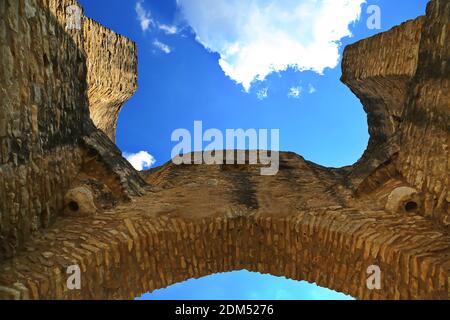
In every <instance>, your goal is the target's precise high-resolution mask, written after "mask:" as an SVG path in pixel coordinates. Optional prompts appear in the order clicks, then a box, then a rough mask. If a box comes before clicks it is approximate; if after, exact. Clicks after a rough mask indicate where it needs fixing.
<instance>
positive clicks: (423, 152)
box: [399, 0, 450, 230]
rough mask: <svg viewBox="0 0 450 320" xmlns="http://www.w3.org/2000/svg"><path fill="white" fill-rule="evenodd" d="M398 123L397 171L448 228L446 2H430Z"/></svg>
mask: <svg viewBox="0 0 450 320" xmlns="http://www.w3.org/2000/svg"><path fill="white" fill-rule="evenodd" d="M419 57H420V60H419V65H418V69H417V73H416V75H415V77H414V85H413V86H412V87H411V89H410V96H409V100H408V102H407V108H406V109H405V113H404V122H403V125H402V128H401V129H402V130H401V133H402V138H401V143H402V146H403V147H402V149H401V151H400V157H399V170H400V172H401V173H402V174H403V175H404V177H405V178H406V180H407V181H408V182H409V183H410V184H411V185H414V186H415V187H416V188H418V189H419V190H420V191H422V192H423V195H424V204H425V208H424V209H425V214H426V215H427V216H430V217H433V218H435V219H436V220H437V221H438V222H439V223H440V224H442V225H443V226H445V227H446V228H447V230H448V228H450V211H449V210H450V208H449V202H450V190H449V183H450V180H449V165H450V162H449V161H450V154H449V142H450V116H449V113H450V64H449V57H450V2H449V1H445V0H438V1H432V2H430V3H429V5H428V8H427V18H426V20H425V23H424V27H423V30H422V41H421V42H420V52H419Z"/></svg>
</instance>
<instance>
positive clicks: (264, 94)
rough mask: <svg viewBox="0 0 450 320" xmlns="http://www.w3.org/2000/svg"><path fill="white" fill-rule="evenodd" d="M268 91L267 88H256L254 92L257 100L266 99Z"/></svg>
mask: <svg viewBox="0 0 450 320" xmlns="http://www.w3.org/2000/svg"><path fill="white" fill-rule="evenodd" d="M268 92H269V88H263V89H260V90H258V91H257V92H256V97H257V98H258V99H259V100H264V99H266V98H267V97H268V96H269V95H268Z"/></svg>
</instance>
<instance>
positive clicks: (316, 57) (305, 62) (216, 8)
mask: <svg viewBox="0 0 450 320" xmlns="http://www.w3.org/2000/svg"><path fill="white" fill-rule="evenodd" d="M79 1H80V4H81V5H82V6H83V7H84V10H85V14H86V15H87V16H89V17H91V18H94V19H95V20H97V21H99V22H101V23H102V24H104V25H105V26H107V27H109V28H111V29H113V30H115V31H116V32H118V33H120V34H122V35H124V36H126V37H128V38H130V39H132V40H134V41H135V42H136V43H137V45H138V50H139V51H138V59H139V60H138V61H139V66H138V72H139V80H138V81H139V89H138V91H137V92H136V94H135V95H134V96H133V97H132V98H131V99H130V101H129V102H128V103H127V104H126V105H125V106H124V107H123V109H122V111H121V113H120V116H119V122H118V128H117V144H118V146H119V148H120V149H121V150H122V151H123V152H124V153H125V154H126V155H127V156H128V157H129V158H130V159H131V161H132V162H133V165H135V167H137V168H139V169H140V168H147V167H149V166H150V165H153V166H160V165H163V164H164V163H165V162H167V161H169V160H170V157H171V150H172V148H173V147H174V144H175V143H174V142H172V141H171V134H172V132H173V131H174V130H176V129H178V128H186V129H188V130H193V124H194V121H196V120H201V121H203V126H204V128H205V129H207V128H217V129H220V130H225V129H238V128H242V129H250V128H254V129H263V128H267V129H279V130H280V148H281V150H284V151H293V152H296V153H298V154H300V155H302V156H304V157H305V158H306V159H307V160H311V161H314V162H316V163H319V164H321V165H325V166H332V167H340V166H345V165H350V164H352V163H354V162H355V161H357V160H358V158H359V157H360V156H361V154H362V152H363V151H364V149H365V147H366V145H367V141H368V133H367V119H366V115H365V113H364V111H363V108H362V105H361V104H360V102H359V100H358V99H357V98H356V97H355V96H354V95H353V94H352V93H351V91H350V90H349V89H348V88H347V87H346V86H345V85H344V84H342V83H341V82H340V81H339V78H340V76H341V69H340V61H341V60H340V58H341V56H342V50H343V48H344V47H345V46H346V45H348V44H351V43H354V42H355V41H357V40H360V39H363V38H366V37H369V36H372V35H374V34H376V33H379V32H381V31H385V30H388V29H390V28H391V27H393V26H395V25H397V24H399V23H401V22H403V21H405V20H408V19H412V18H415V17H417V16H418V15H422V14H424V13H425V7H426V2H427V1H426V0H395V1H392V0H366V3H363V4H362V6H360V3H361V2H363V1H362V0H351V1H349V3H352V2H353V5H352V6H350V5H349V6H347V7H345V6H344V5H343V3H345V2H346V0H336V1H330V2H329V3H332V4H333V5H334V6H335V7H327V6H322V7H320V6H311V5H310V3H311V0H277V1H274V0H251V1H239V0H227V1H225V0H220V1H219V0H178V4H177V1H176V0H139V1H138V0H127V1H123V0H95V1H93V0H79ZM322 2H323V1H322V0H321V1H318V3H322ZM339 3H341V4H342V5H339ZM355 3H356V4H357V6H356V9H355ZM370 5H377V6H378V7H379V8H380V9H381V29H380V30H376V29H374V30H371V29H369V28H368V27H367V20H368V19H369V17H370V16H371V14H368V13H367V8H368V7H369V6H370ZM267 8H269V9H267ZM355 14H356V16H358V15H359V18H356V16H355ZM349 34H351V36H349ZM288 65H290V66H291V67H289V68H287V70H285V71H283V70H284V69H285V68H286V66H288ZM292 65H294V66H296V67H292ZM298 69H302V70H305V71H302V72H300V71H299V70H298ZM271 70H274V71H273V72H270V71H271ZM255 78H256V79H257V78H259V79H263V81H259V80H254V79H255ZM252 80H254V81H252ZM208 281H209V282H208ZM241 282H242V283H245V284H248V290H247V289H245V288H243V289H242V291H241V292H240V293H242V295H243V296H242V297H244V296H245V297H249V296H250V295H251V292H261V293H260V297H262V298H275V297H276V294H277V292H282V290H285V289H286V290H288V291H287V292H289V290H291V293H292V292H293V293H292V294H294V293H295V295H296V296H297V297H298V298H307V297H308V296H307V295H303V294H300V293H298V292H300V291H302V290H304V291H305V292H310V291H311V290H312V291H314V290H315V289H314V288H311V287H309V286H308V285H306V284H302V283H296V284H292V283H291V282H289V283H287V282H286V280H282V279H277V278H271V277H270V276H264V277H262V276H259V275H254V274H248V273H236V274H229V275H217V276H213V277H210V278H209V280H208V279H202V280H195V281H192V282H187V283H184V284H179V285H176V286H174V287H173V288H171V289H167V290H162V291H159V292H157V293H155V295H154V296H150V297H154V298H163V297H166V298H170V297H185V298H189V297H196V296H197V295H201V294H202V293H201V292H202V291H204V288H205V286H206V285H209V286H215V287H217V288H219V287H220V288H222V289H220V290H219V289H217V290H216V291H215V292H217V297H223V298H225V297H227V296H226V295H229V297H235V294H236V293H235V290H234V289H233V288H235V286H236V284H237V283H241ZM260 283H267V285H264V288H272V289H273V290H272V291H270V290H269V289H267V290H262V289H258V288H261V287H259V285H260ZM196 288H197V289H196ZM246 290H247V291H246ZM255 290H256V291H255ZM280 290H281V291H280ZM296 290H297V291H296ZM298 290H300V291H298ZM269 292H271V293H269ZM291 293H288V294H291ZM297 293H298V295H297ZM224 294H225V296H224ZM327 294H329V293H325V294H324V295H323V297H327ZM212 297H213V298H214V296H212ZM255 297H258V296H255Z"/></svg>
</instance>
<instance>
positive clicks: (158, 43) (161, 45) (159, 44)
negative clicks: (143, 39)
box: [153, 39, 172, 54]
mask: <svg viewBox="0 0 450 320" xmlns="http://www.w3.org/2000/svg"><path fill="white" fill-rule="evenodd" d="M153 46H155V47H156V48H157V49H159V50H161V51H162V52H164V53H166V54H169V53H171V52H172V48H170V47H169V46H168V45H167V44H165V43H163V42H161V41H159V40H158V39H155V41H153Z"/></svg>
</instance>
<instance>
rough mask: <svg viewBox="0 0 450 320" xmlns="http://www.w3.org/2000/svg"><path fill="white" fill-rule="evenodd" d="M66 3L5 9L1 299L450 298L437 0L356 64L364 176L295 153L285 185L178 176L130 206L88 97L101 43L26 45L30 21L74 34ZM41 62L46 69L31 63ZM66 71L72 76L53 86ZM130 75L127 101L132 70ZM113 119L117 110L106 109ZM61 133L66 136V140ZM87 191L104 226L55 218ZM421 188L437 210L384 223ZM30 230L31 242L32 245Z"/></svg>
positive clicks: (365, 44)
mask: <svg viewBox="0 0 450 320" xmlns="http://www.w3.org/2000/svg"><path fill="white" fill-rule="evenodd" d="M17 3H18V4H17ZM26 3H28V4H27V5H25V4H26ZM56 3H58V5H56ZM67 3H69V2H68V1H66V2H64V1H57V2H56V1H55V2H54V1H41V2H39V5H38V6H35V5H34V2H33V1H15V0H14V1H12V0H11V1H1V2H0V16H1V17H2V19H1V20H0V24H2V25H1V27H2V28H0V31H1V33H0V41H1V43H0V44H1V47H0V48H1V52H2V56H1V57H2V58H1V60H0V61H1V63H2V68H4V70H5V72H3V73H2V74H1V78H0V81H1V82H0V83H1V85H2V92H1V97H2V99H3V100H2V109H0V110H1V112H0V133H1V134H2V135H0V142H1V146H2V149H1V150H2V153H1V155H2V158H1V167H0V169H1V170H0V178H1V180H0V197H1V199H2V200H3V201H0V210H1V211H0V228H1V229H0V230H1V232H0V236H1V237H2V238H1V242H0V244H1V248H3V249H2V250H1V251H0V260H1V259H3V262H2V263H1V264H0V298H4V299H120V298H127V299H128V298H134V297H136V296H138V295H140V294H143V293H145V292H148V291H152V290H154V289H158V288H162V287H165V286H168V285H170V284H172V283H176V282H179V281H182V280H186V279H189V278H196V277H201V276H204V275H209V274H212V273H217V272H225V271H232V270H240V269H247V270H251V271H257V272H262V273H270V274H273V275H282V276H286V277H288V278H292V279H298V280H306V281H309V282H316V283H317V284H318V285H321V286H324V287H328V288H331V289H334V290H337V291H341V292H344V293H347V294H351V295H352V296H354V297H357V298H360V299H448V298H449V294H450V287H449V279H450V236H449V231H450V230H449V223H450V221H449V220H450V218H449V212H448V210H449V209H448V202H449V200H450V199H449V198H450V196H449V194H448V160H449V157H448V139H449V126H448V119H449V110H450V108H449V105H448V104H449V101H450V98H449V96H448V94H449V93H448V92H449V91H448V86H449V75H450V72H449V69H448V68H449V66H448V61H449V56H450V54H449V43H450V41H448V40H449V39H448V37H449V34H450V30H449V17H450V14H449V13H450V12H449V10H450V9H449V7H450V3H449V1H441V0H433V1H431V2H430V4H429V5H428V8H427V15H426V16H425V17H419V18H417V19H416V20H413V21H409V22H407V23H405V24H402V25H401V26H399V27H396V28H394V29H392V30H390V31H388V32H385V33H383V34H380V35H377V36H375V37H373V38H370V39H366V40H363V41H360V42H358V43H356V44H354V45H352V46H349V47H348V48H346V50H345V52H344V60H343V76H342V80H343V81H344V82H345V83H346V84H348V86H349V87H350V88H351V89H352V90H353V92H355V94H356V95H357V96H358V97H359V98H360V99H361V102H362V104H363V105H364V108H365V110H366V111H367V113H368V122H369V128H370V129H369V130H370V134H371V139H370V142H369V145H368V149H367V151H366V152H365V154H364V155H363V157H362V158H361V159H360V160H359V161H358V162H357V163H356V164H355V165H354V166H351V167H345V168H341V169H330V168H324V167H321V166H318V165H316V164H313V163H310V162H308V161H305V160H304V159H303V158H301V157H300V156H297V155H295V154H292V153H281V155H280V157H281V158H280V172H279V173H278V174H277V175H276V176H261V175H260V174H259V173H260V171H259V170H260V167H259V166H256V165H248V164H244V165H213V166H208V165H189V166H187V165H181V166H175V165H174V164H173V163H168V164H166V165H164V166H163V167H160V168H155V169H152V170H150V171H148V172H143V173H141V176H142V177H144V178H145V181H146V182H147V184H148V185H150V189H149V190H147V193H146V194H145V195H144V196H141V197H133V198H132V202H128V203H125V202H123V200H126V199H127V198H130V197H132V196H134V195H138V194H141V193H142V192H143V189H144V182H143V181H142V180H141V179H140V178H139V174H138V173H137V172H136V171H134V170H133V169H132V168H131V167H130V166H129V165H127V163H126V161H125V160H124V159H123V158H122V157H121V156H120V152H119V151H118V149H117V148H116V147H115V145H114V144H113V143H112V141H111V140H110V139H109V138H108V137H107V136H106V134H105V133H104V132H102V131H101V130H98V129H96V128H95V127H94V125H93V123H92V121H91V120H90V118H89V116H88V115H89V113H88V112H87V111H88V109H89V108H88V103H87V102H88V97H87V95H83V94H81V93H80V91H79V89H82V88H86V87H88V83H89V81H88V80H87V78H88V77H87V68H85V67H84V65H85V63H79V60H78V59H79V58H80V57H81V59H83V57H84V55H83V50H81V48H83V43H84V41H85V39H83V37H86V30H87V29H84V32H83V33H82V35H81V34H77V33H74V34H71V35H70V34H66V33H65V32H64V31H62V30H59V31H58V32H55V34H53V33H51V32H47V33H43V31H35V30H33V34H36V35H38V36H36V37H33V38H32V39H33V40H30V41H34V42H35V43H34V44H33V45H31V44H28V42H27V34H29V33H28V31H27V30H28V29H27V27H26V25H27V23H28V24H30V23H31V22H29V21H28V20H27V19H31V20H32V19H33V18H28V17H33V14H34V15H35V16H34V19H35V20H36V21H35V23H37V24H38V25H39V26H41V24H42V23H43V21H45V25H46V26H47V25H49V26H54V27H55V29H57V28H56V27H57V26H58V25H60V24H58V23H53V24H52V23H49V19H50V17H51V16H55V17H60V18H58V19H61V10H62V8H64V5H65V4H67ZM33 8H36V11H34V10H33ZM52 12H53V15H50V13H52ZM44 17H47V18H45V20H44ZM25 20H27V21H25ZM18 21H20V23H19V22H18ZM91 25H92V26H95V25H96V24H93V23H92V24H91ZM3 26H6V27H5V28H3ZM19 26H20V28H19ZM39 28H40V29H39V30H42V27H39ZM50 29H51V28H49V27H46V29H45V30H50ZM39 32H41V33H39ZM102 33H104V29H100V31H99V30H97V32H96V33H95V34H97V35H98V34H102ZM104 34H106V33H104ZM13 35H14V37H13ZM17 36H18V37H19V38H18V39H21V38H20V37H22V38H24V40H23V41H16V40H14V39H16V37H17ZM28 37H29V35H28ZM46 43H55V45H56V47H55V48H59V47H58V46H61V45H62V46H63V47H64V49H65V50H66V51H64V50H61V58H60V60H58V59H57V60H54V58H53V57H50V53H49V52H52V53H53V54H55V52H59V51H58V50H56V49H55V48H53V49H54V50H52V51H48V54H47V59H46V58H44V57H45V56H44V53H45V52H46V51H45V48H46V47H45V46H46V45H47V44H46ZM92 43H93V44H95V43H99V44H100V43H102V44H105V43H106V44H109V42H108V41H106V42H102V41H93V42H92ZM124 43H127V42H126V41H125V40H123V41H122V42H120V44H119V46H118V48H121V46H123V45H124ZM70 44H73V46H70ZM67 46H69V49H70V50H68V49H67ZM90 46H91V47H90V49H89V50H93V51H92V52H95V50H97V49H98V48H94V47H93V46H92V45H90ZM130 48H131V47H130V46H128V45H125V46H124V48H123V49H124V50H125V51H126V50H128V49H130ZM21 50H22V51H21ZM67 50H68V51H67ZM80 50H81V51H80ZM121 50H122V49H120V50H119V49H118V51H116V50H115V49H111V50H110V52H122V51H121ZM19 52H23V54H19ZM63 52H64V54H63ZM80 52H81V54H80ZM33 55H37V58H35V60H36V61H37V62H36V61H35V60H30V61H31V63H28V59H29V57H30V56H33ZM99 56H104V55H102V54H99ZM106 56H108V55H106ZM25 57H27V58H25ZM41 57H42V58H41ZM105 61H112V62H111V63H114V62H113V61H116V60H114V59H110V60H105ZM10 63H13V65H14V67H11V64H10ZM97 65H99V66H100V65H102V64H101V63H99V62H97ZM102 68H103V67H101V68H100V69H98V70H102ZM31 69H32V70H34V71H30V70H31ZM53 69H56V70H60V73H58V74H56V75H52V74H50V75H48V74H47V73H49V72H52V70H53ZM66 69H67V70H66ZM123 72H124V73H126V74H127V75H125V76H124V77H125V78H126V79H127V81H126V82H127V84H126V87H127V88H128V89H129V88H131V87H130V83H131V82H130V81H131V80H130V79H132V77H130V75H129V72H130V70H129V69H128V68H127V67H126V66H125V67H124V70H123ZM68 74H72V75H73V74H77V75H81V77H80V78H77V79H72V80H70V79H68V78H67V79H66V78H65V76H66V75H68ZM118 74H120V72H118ZM39 75H40V76H39ZM100 77H101V75H93V76H92V77H91V79H100ZM41 78H42V79H43V82H38V80H39V79H41ZM64 80H66V81H64ZM11 81H16V82H15V83H16V84H17V83H19V84H20V83H22V82H23V85H22V86H17V85H16V86H12V85H11V83H10V82H11ZM34 82H37V83H38V84H39V85H40V87H39V88H40V89H37V91H36V90H35V89H34V88H35V86H34ZM94 82H95V81H94ZM99 83H102V82H101V81H100V82H99ZM63 84H64V85H63ZM10 86H11V87H10ZM107 87H108V88H111V90H119V93H117V94H118V95H119V96H121V94H122V93H123V92H125V91H126V90H128V89H124V90H125V91H122V89H123V88H122V89H120V88H119V89H118V88H117V83H114V81H113V82H110V83H103V84H102V86H101V88H100V89H98V90H99V91H98V92H102V90H104V88H107ZM17 88H25V89H24V91H25V93H27V94H24V93H17V92H16V91H17ZM55 88H56V89H57V90H55ZM7 89H9V90H7ZM14 90H16V91H14ZM53 90H55V91H53ZM61 90H63V91H61ZM64 90H66V91H67V92H66V91H64ZM105 90H107V89H105ZM59 92H63V93H64V94H60V93H59ZM82 92H84V91H82ZM122 97H123V99H126V97H127V95H126V94H124V95H123V96H122ZM25 98H26V99H25ZM21 99H25V100H23V101H22V100H21ZM27 99H35V101H34V100H33V101H31V102H30V101H29V100H27ZM36 99H37V100H36ZM48 99H56V101H55V103H50V102H48ZM58 99H62V100H61V101H59V103H56V102H58ZM96 99H97V98H96ZM99 99H100V98H99ZM90 100H91V101H93V100H92V99H90ZM3 101H6V102H5V103H4V102H3ZM19 102H20V103H19ZM3 105H4V106H5V107H4V108H3ZM11 105H13V106H14V107H10V106H11ZM33 105H36V106H37V107H33ZM90 107H91V109H92V107H93V106H90ZM109 107H111V108H112V109H114V110H116V109H117V108H119V107H118V104H117V105H116V104H114V103H112V104H105V105H104V106H103V107H101V109H102V110H106V109H107V108H109ZM45 110H47V111H45ZM114 110H113V111H112V112H115V111H114ZM44 111H45V112H44ZM58 114H59V116H58ZM116 116H117V114H114V115H112V116H111V118H110V119H109V120H108V121H110V122H109V123H115V121H116V120H115V119H116ZM73 118H76V119H78V120H79V121H78V122H76V124H77V125H75V124H74V122H72V121H69V120H73ZM32 119H38V121H37V124H36V121H34V122H33V121H32ZM44 119H45V121H44ZM58 119H59V120H58ZM57 120H58V121H61V122H64V121H66V122H64V123H66V126H64V127H62V128H60V129H55V128H58V127H57V125H58V121H57ZM33 123H34V124H33ZM97 124H98V123H97ZM16 125H17V126H19V128H20V130H18V129H17V128H16V127H15V126H16ZM98 125H99V124H98ZM20 126H22V127H23V128H22V127H20ZM71 126H72V127H71ZM99 126H101V125H99ZM15 128H16V129H15ZM14 129H15V130H14ZM36 133H37V135H36ZM33 134H34V135H35V136H37V138H35V140H33V137H34V136H33ZM110 137H112V136H111V135H110ZM24 146H25V147H24ZM19 148H20V149H19ZM35 148H36V150H37V151H36V150H35ZM23 150H31V151H32V152H31V151H30V152H29V153H27V152H24V151H23ZM33 175H35V176H33ZM83 184H86V185H89V187H90V188H91V190H92V192H93V194H94V195H95V196H94V198H95V199H94V201H95V204H96V206H97V207H98V208H103V209H104V211H103V212H100V213H98V214H97V215H95V216H93V217H65V216H62V215H57V213H58V212H62V210H63V204H61V203H63V198H64V195H65V192H66V191H67V190H69V189H70V188H72V187H74V186H79V185H83ZM411 188H414V189H416V190H418V192H417V193H414V199H415V200H416V201H417V202H418V203H419V202H420V203H423V204H424V205H423V206H418V208H417V210H392V212H389V211H388V210H386V209H385V208H386V205H387V203H388V201H389V197H390V196H391V198H390V199H391V200H392V199H393V198H395V197H394V196H398V195H399V193H398V191H397V192H396V191H395V190H411ZM22 192H23V193H22ZM409 196H413V195H412V194H409ZM400 198H401V197H399V198H397V199H398V200H399V201H400V200H401V201H403V200H404V199H403V198H402V199H400ZM31 199H32V200H31ZM37 202H39V206H38V205H37V204H36V203H37ZM60 202H61V203H60ZM117 202H120V204H119V206H118V207H114V204H116V203H117ZM43 204H44V205H43ZM49 204H53V207H50V205H49ZM36 207H37V208H39V209H41V208H42V207H45V208H48V209H45V210H44V214H41V215H38V217H40V219H41V220H39V221H42V217H44V218H45V219H44V221H45V222H46V227H48V228H47V229H41V228H39V226H37V227H35V228H34V229H32V228H31V227H30V221H34V220H33V219H34V217H35V216H36V215H37V213H36V212H41V210H36ZM388 207H389V206H388ZM54 220H56V222H55V223H53V224H52V222H53V221H54ZM30 230H33V231H34V234H33V238H32V239H29V240H28V241H26V240H27V236H26V235H27V234H28V233H30ZM14 241H15V242H14ZM25 241H26V244H25V246H24V248H23V250H19V249H21V244H23V243H25ZM4 248H7V249H4ZM12 255H14V258H13V259H5V258H7V257H11V256H12ZM73 264H77V265H79V266H80V267H81V271H82V275H81V284H82V287H81V290H68V288H67V286H66V280H67V277H68V275H67V274H66V270H67V267H69V266H71V265H73ZM371 265H378V266H379V267H380V269H381V272H382V273H381V289H380V290H369V289H368V288H367V286H366V280H367V277H368V275H367V274H366V270H367V268H368V267H369V266H371Z"/></svg>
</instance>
